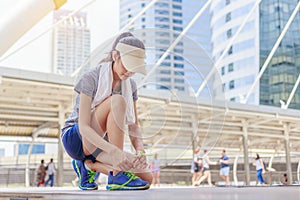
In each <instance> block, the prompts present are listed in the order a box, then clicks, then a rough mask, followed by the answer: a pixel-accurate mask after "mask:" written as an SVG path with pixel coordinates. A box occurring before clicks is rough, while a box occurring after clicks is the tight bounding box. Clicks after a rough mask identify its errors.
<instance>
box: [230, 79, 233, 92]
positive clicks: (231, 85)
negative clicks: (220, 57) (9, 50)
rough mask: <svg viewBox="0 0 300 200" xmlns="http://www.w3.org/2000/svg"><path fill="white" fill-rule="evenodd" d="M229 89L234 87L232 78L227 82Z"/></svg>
mask: <svg viewBox="0 0 300 200" xmlns="http://www.w3.org/2000/svg"><path fill="white" fill-rule="evenodd" d="M229 89H230V90H231V89H234V80H231V81H230V82H229Z"/></svg>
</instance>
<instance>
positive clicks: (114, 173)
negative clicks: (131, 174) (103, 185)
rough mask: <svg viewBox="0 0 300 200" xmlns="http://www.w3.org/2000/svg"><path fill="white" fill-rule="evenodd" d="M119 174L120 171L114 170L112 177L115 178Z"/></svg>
mask: <svg viewBox="0 0 300 200" xmlns="http://www.w3.org/2000/svg"><path fill="white" fill-rule="evenodd" d="M119 172H120V171H117V170H113V171H112V175H113V176H115V175H117V174H118V173H119Z"/></svg>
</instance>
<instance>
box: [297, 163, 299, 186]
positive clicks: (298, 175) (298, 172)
mask: <svg viewBox="0 0 300 200" xmlns="http://www.w3.org/2000/svg"><path fill="white" fill-rule="evenodd" d="M297 179H298V183H300V160H299V161H298V167H297Z"/></svg>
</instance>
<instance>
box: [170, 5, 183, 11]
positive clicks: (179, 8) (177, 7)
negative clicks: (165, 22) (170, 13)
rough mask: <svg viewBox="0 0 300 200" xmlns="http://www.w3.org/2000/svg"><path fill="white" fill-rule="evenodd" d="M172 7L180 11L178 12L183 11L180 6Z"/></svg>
mask: <svg viewBox="0 0 300 200" xmlns="http://www.w3.org/2000/svg"><path fill="white" fill-rule="evenodd" d="M172 7H173V8H174V9H178V10H181V9H182V7H181V6H179V5H173V6H172Z"/></svg>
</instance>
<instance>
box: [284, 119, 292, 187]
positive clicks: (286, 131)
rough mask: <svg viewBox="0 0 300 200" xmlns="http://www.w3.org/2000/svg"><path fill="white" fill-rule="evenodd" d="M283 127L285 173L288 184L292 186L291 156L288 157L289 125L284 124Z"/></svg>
mask: <svg viewBox="0 0 300 200" xmlns="http://www.w3.org/2000/svg"><path fill="white" fill-rule="evenodd" d="M283 127H284V136H285V138H284V142H285V158H286V171H287V175H288V177H289V178H288V184H292V182H293V176H292V175H293V174H292V163H291V155H290V136H289V132H290V125H289V123H285V124H284V125H283Z"/></svg>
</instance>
